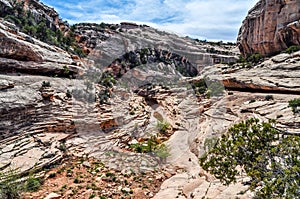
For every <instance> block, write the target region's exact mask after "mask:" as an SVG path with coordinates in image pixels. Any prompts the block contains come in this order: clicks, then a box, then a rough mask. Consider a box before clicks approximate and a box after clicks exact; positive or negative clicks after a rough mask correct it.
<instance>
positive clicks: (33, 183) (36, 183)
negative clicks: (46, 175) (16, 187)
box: [25, 175, 41, 192]
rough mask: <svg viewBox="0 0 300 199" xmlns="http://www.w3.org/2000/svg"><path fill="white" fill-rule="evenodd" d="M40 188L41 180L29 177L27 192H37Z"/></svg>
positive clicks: (26, 185) (26, 184)
mask: <svg viewBox="0 0 300 199" xmlns="http://www.w3.org/2000/svg"><path fill="white" fill-rule="evenodd" d="M40 186H41V180H40V179H39V178H35V177H34V176H32V175H31V176H29V177H28V179H27V181H26V183H25V190H26V191H29V192H35V191H37V190H39V188H40Z"/></svg>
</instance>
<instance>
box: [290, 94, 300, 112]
mask: <svg viewBox="0 0 300 199" xmlns="http://www.w3.org/2000/svg"><path fill="white" fill-rule="evenodd" d="M289 107H291V108H292V111H293V113H294V114H295V113H298V112H299V110H298V107H300V98H298V99H293V100H290V101H289Z"/></svg>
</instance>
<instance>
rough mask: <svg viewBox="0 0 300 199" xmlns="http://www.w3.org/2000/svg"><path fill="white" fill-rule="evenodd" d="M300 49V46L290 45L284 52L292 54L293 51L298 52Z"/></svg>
mask: <svg viewBox="0 0 300 199" xmlns="http://www.w3.org/2000/svg"><path fill="white" fill-rule="evenodd" d="M299 50H300V46H295V45H294V46H290V47H288V48H287V49H285V50H284V51H283V52H284V53H289V54H291V53H293V52H297V51H299Z"/></svg>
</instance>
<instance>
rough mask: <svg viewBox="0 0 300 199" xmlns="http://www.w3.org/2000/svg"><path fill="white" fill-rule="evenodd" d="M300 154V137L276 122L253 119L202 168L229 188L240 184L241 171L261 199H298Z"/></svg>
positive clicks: (221, 141) (224, 141)
mask: <svg viewBox="0 0 300 199" xmlns="http://www.w3.org/2000/svg"><path fill="white" fill-rule="evenodd" d="M299 151H300V136H299V135H295V134H290V133H287V132H284V131H281V130H279V129H277V128H276V127H275V121H269V122H267V123H264V122H263V123H261V122H259V120H258V119H249V120H246V121H243V122H241V123H239V124H235V125H234V126H232V127H231V128H230V129H229V130H228V133H226V134H224V135H222V137H221V138H219V139H218V140H217V142H216V145H215V146H214V147H213V148H212V149H211V150H210V151H209V152H208V153H205V154H204V155H203V156H202V157H201V158H200V165H201V166H202V167H203V169H205V170H206V171H209V172H210V173H211V174H213V175H214V176H215V177H216V178H218V179H220V180H221V182H222V183H223V184H226V185H228V184H230V183H232V182H236V176H237V175H240V172H243V173H246V174H247V175H248V176H249V177H250V178H251V180H250V181H249V184H250V189H251V190H252V191H254V192H255V193H256V197H257V198H298V196H299V194H300V189H299V187H300V159H299ZM237 168H242V171H240V170H238V169H237ZM258 184H260V185H261V188H260V189H258V188H257V185H258Z"/></svg>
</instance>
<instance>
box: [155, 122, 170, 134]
mask: <svg viewBox="0 0 300 199" xmlns="http://www.w3.org/2000/svg"><path fill="white" fill-rule="evenodd" d="M156 127H157V128H158V130H159V132H160V133H162V134H165V133H166V132H167V131H168V130H169V129H170V128H171V125H170V123H168V122H167V121H158V122H157V124H156Z"/></svg>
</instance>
